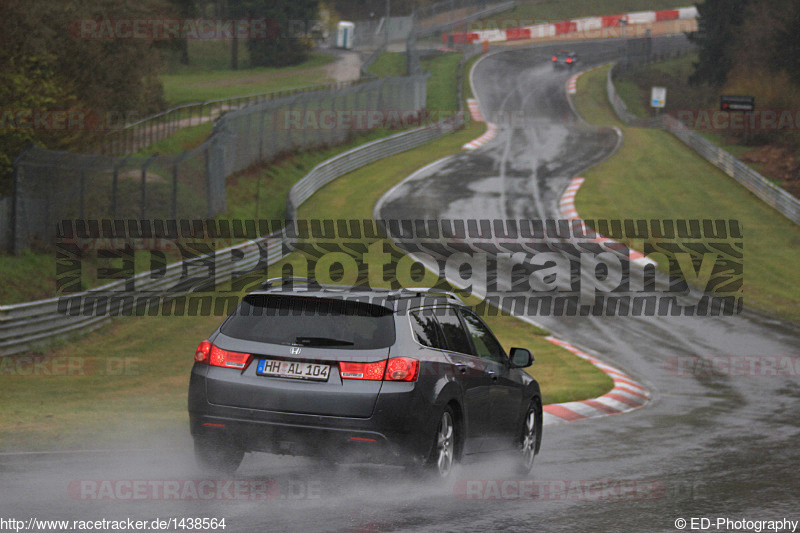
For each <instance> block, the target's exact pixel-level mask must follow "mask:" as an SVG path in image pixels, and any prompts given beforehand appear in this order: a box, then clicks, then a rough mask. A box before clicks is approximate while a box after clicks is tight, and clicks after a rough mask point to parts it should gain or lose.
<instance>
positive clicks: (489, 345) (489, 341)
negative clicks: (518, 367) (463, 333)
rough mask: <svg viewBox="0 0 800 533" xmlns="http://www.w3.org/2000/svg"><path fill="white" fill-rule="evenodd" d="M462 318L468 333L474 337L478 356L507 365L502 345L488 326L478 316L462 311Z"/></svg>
mask: <svg viewBox="0 0 800 533" xmlns="http://www.w3.org/2000/svg"><path fill="white" fill-rule="evenodd" d="M461 316H462V317H463V318H464V323H465V324H466V325H467V331H468V332H469V334H470V336H471V337H472V343H473V344H474V345H475V352H476V355H477V356H478V357H480V358H482V359H488V360H490V361H496V362H498V363H505V362H506V360H507V359H508V357H507V356H506V353H505V352H504V351H503V347H502V346H500V343H499V342H497V339H495V338H494V335H492V332H491V331H490V330H489V328H488V327H487V326H486V324H484V323H483V321H482V320H481V319H480V318H478V315H476V314H474V313H472V312H471V311H467V310H464V309H462V310H461Z"/></svg>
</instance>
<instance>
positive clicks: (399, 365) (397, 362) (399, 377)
mask: <svg viewBox="0 0 800 533" xmlns="http://www.w3.org/2000/svg"><path fill="white" fill-rule="evenodd" d="M418 373H419V361H417V360H416V359H411V358H409V357H394V358H392V359H389V362H388V363H387V365H386V375H385V377H384V379H385V380H386V381H417V374H418Z"/></svg>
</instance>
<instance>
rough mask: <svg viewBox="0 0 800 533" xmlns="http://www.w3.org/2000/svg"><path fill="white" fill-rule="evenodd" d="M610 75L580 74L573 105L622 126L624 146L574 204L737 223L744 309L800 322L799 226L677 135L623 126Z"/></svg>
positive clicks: (591, 118) (596, 214) (631, 215)
mask: <svg viewBox="0 0 800 533" xmlns="http://www.w3.org/2000/svg"><path fill="white" fill-rule="evenodd" d="M607 72H608V67H604V68H600V69H597V70H594V71H591V72H589V73H587V74H584V75H583V76H581V77H580V78H579V79H578V93H577V95H576V97H575V104H576V106H577V108H578V111H579V112H580V113H581V115H583V117H584V118H585V119H586V120H587V121H588V122H590V123H592V124H596V125H600V126H617V127H619V128H620V129H621V130H622V133H623V136H624V142H623V144H622V147H621V148H620V150H619V151H618V152H617V153H616V154H614V155H613V156H612V157H611V158H609V159H607V160H606V161H604V162H602V163H600V164H599V165H597V166H595V167H594V168H592V169H591V170H589V171H587V172H586V173H584V176H585V177H586V182H585V183H584V185H583V187H582V188H581V190H580V193H579V194H578V197H577V200H576V205H577V208H578V212H579V213H580V215H581V217H582V218H584V219H606V220H609V219H610V220H619V219H641V220H650V219H672V220H677V219H684V220H692V219H734V220H738V221H739V222H740V224H741V226H742V228H743V231H744V236H745V239H744V249H745V255H744V265H745V275H744V300H745V304H746V305H748V306H751V307H753V308H755V309H759V310H762V311H765V312H768V313H771V314H775V315H777V316H779V317H781V318H784V319H788V320H793V321H798V320H800V269H798V268H797V264H798V262H800V228H798V227H797V226H796V225H794V224H792V223H791V222H790V221H789V220H787V219H786V218H785V217H783V216H782V215H781V214H780V213H778V212H777V211H775V210H774V209H772V208H771V207H769V206H767V205H766V204H765V203H763V202H762V201H761V200H759V199H758V198H757V197H755V196H753V195H752V194H751V193H750V192H749V191H748V190H747V189H745V188H744V187H742V186H741V185H739V184H738V183H737V182H735V181H734V180H733V179H731V178H730V177H728V176H727V175H726V174H725V173H723V172H722V171H721V170H719V169H717V168H716V167H715V166H713V165H712V164H710V163H708V162H707V161H705V160H704V159H703V158H701V157H700V156H699V155H697V154H696V153H695V152H694V151H692V150H691V149H690V148H688V147H686V146H685V145H684V144H683V143H681V142H680V141H679V140H678V139H676V138H675V137H673V136H672V135H671V134H669V133H667V132H664V131H660V130H649V129H638V128H629V127H626V126H624V125H623V124H622V123H620V122H619V121H618V120H617V119H616V117H615V116H614V113H613V110H612V109H611V107H610V105H609V103H608V99H607V96H606V91H605V80H606V75H607ZM628 244H631V245H632V246H633V247H634V248H636V247H637V243H630V242H629V243H628ZM640 249H641V248H640Z"/></svg>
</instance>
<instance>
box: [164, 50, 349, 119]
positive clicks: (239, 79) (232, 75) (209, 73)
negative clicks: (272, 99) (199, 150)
mask: <svg viewBox="0 0 800 533" xmlns="http://www.w3.org/2000/svg"><path fill="white" fill-rule="evenodd" d="M333 60H334V57H333V56H330V55H327V54H312V55H311V57H310V58H309V59H308V61H305V62H304V63H301V64H299V65H295V66H292V67H283V68H268V67H257V68H248V69H240V70H210V69H186V70H185V71H183V72H180V73H177V74H163V75H161V82H162V84H163V86H164V98H165V99H166V101H167V103H168V104H169V105H170V106H174V105H179V104H186V103H191V102H203V101H206V100H214V99H217V98H230V97H234V96H243V95H248V94H257V93H264V92H270V91H282V90H286V89H291V88H294V87H301V86H304V85H314V84H318V83H328V82H330V81H331V80H330V79H329V78H327V77H326V74H325V70H324V66H325V65H327V64H329V63H331V62H333Z"/></svg>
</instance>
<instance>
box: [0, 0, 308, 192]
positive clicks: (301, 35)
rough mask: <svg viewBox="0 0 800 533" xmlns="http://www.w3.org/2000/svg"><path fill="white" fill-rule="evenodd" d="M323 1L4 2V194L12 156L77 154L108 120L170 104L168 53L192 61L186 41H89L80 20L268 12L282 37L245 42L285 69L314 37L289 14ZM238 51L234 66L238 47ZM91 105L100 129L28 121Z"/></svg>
mask: <svg viewBox="0 0 800 533" xmlns="http://www.w3.org/2000/svg"><path fill="white" fill-rule="evenodd" d="M318 4H319V0H124V1H120V0H2V1H0V32H2V36H0V39H1V40H2V46H0V72H2V74H1V75H0V195H7V194H9V193H10V190H11V181H12V180H11V176H12V162H13V159H14V158H15V157H16V156H17V154H19V153H20V152H21V151H22V150H23V148H24V147H25V146H26V145H28V144H29V143H31V142H35V143H37V144H39V145H42V146H45V147H48V148H52V149H69V150H73V151H81V150H85V149H87V148H89V147H91V146H93V145H95V144H96V143H97V141H98V140H99V139H100V138H101V137H102V136H103V135H104V134H105V131H104V127H105V126H106V125H108V126H119V125H120V124H121V123H124V122H125V120H126V119H128V118H136V117H143V116H146V115H148V114H151V113H154V112H157V111H160V110H162V109H164V108H165V102H164V98H163V89H162V86H161V83H160V81H159V79H158V75H159V73H161V72H163V70H164V68H165V59H164V57H165V54H164V52H165V51H172V52H173V53H174V52H175V51H177V52H178V53H179V57H180V58H181V61H182V62H184V63H190V62H191V54H190V47H189V46H188V43H187V41H186V40H185V39H180V38H179V39H172V40H150V39H142V38H136V39H124V38H123V39H119V38H110V39H94V38H89V39H87V38H82V36H81V33H80V31H78V30H79V28H80V24H81V21H87V20H108V19H111V20H114V19H117V20H118V19H145V20H147V19H150V20H152V19H156V20H158V19H192V18H200V17H204V18H249V19H253V18H262V19H270V20H272V21H277V24H278V25H279V30H280V31H279V33H278V34H277V35H275V38H269V39H263V38H262V39H257V40H250V41H248V43H247V47H248V51H249V53H250V57H251V61H250V63H251V65H265V66H284V65H291V64H296V63H299V62H301V61H303V60H304V59H305V58H306V57H307V54H308V51H309V49H310V47H311V44H312V43H311V42H310V40H309V39H308V38H307V37H306V35H305V31H304V30H303V28H302V26H301V25H298V24H297V23H290V21H302V20H309V21H310V20H314V19H315V18H316V15H317V8H318ZM233 44H234V45H235V44H237V43H236V42H235V41H233ZM231 49H232V63H233V64H234V67H236V66H237V65H236V63H237V62H238V61H237V59H238V58H237V57H236V56H235V51H237V50H238V46H232V47H231ZM87 110H89V111H90V113H91V115H90V117H89V118H91V119H92V120H96V121H99V123H94V125H95V126H97V125H99V126H100V127H90V123H89V122H84V123H83V124H82V126H79V127H76V128H71V127H70V126H69V125H67V126H64V127H61V128H58V127H47V126H46V125H45V126H42V125H41V124H33V123H32V122H33V119H32V118H31V114H36V115H38V116H47V112H49V111H57V112H67V111H69V112H73V111H74V112H76V113H85V112H86V111H87ZM81 116H84V115H81ZM110 118H113V119H114V121H113V124H112V123H111V121H110V120H109V119H110ZM90 122H91V121H90ZM50 124H51V126H52V119H51V122H50Z"/></svg>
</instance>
